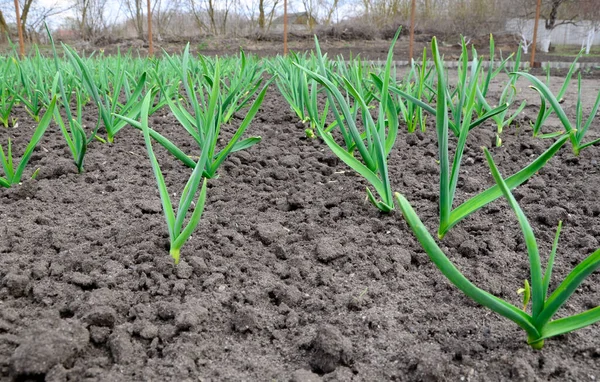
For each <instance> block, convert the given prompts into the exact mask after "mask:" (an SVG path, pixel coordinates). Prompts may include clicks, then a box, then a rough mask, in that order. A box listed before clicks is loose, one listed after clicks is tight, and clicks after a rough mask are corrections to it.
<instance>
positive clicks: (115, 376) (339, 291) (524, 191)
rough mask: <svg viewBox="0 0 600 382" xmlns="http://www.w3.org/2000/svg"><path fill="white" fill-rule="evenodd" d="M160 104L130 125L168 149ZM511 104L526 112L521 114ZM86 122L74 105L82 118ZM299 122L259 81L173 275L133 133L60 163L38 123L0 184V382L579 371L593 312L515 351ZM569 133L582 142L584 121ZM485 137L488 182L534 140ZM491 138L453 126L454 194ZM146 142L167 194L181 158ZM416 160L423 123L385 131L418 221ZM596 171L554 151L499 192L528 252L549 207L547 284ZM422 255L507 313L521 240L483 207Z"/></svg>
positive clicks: (527, 376) (517, 131) (489, 131)
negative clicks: (459, 158)
mask: <svg viewBox="0 0 600 382" xmlns="http://www.w3.org/2000/svg"><path fill="white" fill-rule="evenodd" d="M559 81H560V80H559V79H556V81H554V82H555V83H558V82H559ZM591 81H596V80H591ZM597 82H598V81H596V83H597ZM587 83H589V82H587ZM595 96H596V94H595V93H594V94H592V93H590V94H589V95H587V96H586V99H585V101H584V103H585V104H586V105H590V104H592V103H593V100H594V99H595ZM167 110H168V108H163V109H162V110H161V111H159V112H158V113H157V114H155V115H153V116H151V117H150V125H151V127H153V128H155V129H156V130H158V131H160V132H161V133H163V134H164V135H166V136H168V137H170V138H172V139H173V140H174V141H175V142H176V143H178V145H179V146H180V147H182V149H183V150H184V151H187V150H189V148H190V147H192V146H193V145H194V144H195V143H193V142H191V140H190V138H189V136H188V135H187V133H185V132H184V131H183V129H182V128H181V127H180V126H179V125H178V124H177V123H176V121H175V119H174V118H173V117H172V116H171V115H170V114H169V113H168V112H167ZM526 110H527V113H528V115H529V117H531V118H535V112H536V108H535V107H534V108H530V107H528V108H527V109H526ZM586 115H587V114H586ZM16 116H17V118H18V121H19V127H18V128H17V129H13V128H10V129H8V130H5V129H4V128H0V141H1V142H4V141H5V140H6V137H7V136H8V135H10V136H12V137H13V139H14V147H15V150H16V151H17V154H18V155H20V153H21V151H19V150H22V148H23V146H24V145H25V144H26V142H27V141H28V140H29V138H30V135H31V133H32V127H33V124H31V123H30V121H31V118H30V117H28V116H27V114H26V113H25V112H24V111H23V109H18V111H17V114H16ZM96 119H97V111H96V110H95V109H94V108H92V109H91V110H89V111H88V112H87V123H89V124H95V122H96ZM239 122H240V120H239V119H236V120H234V125H235V124H239ZM401 126H402V125H401ZM304 130H305V126H303V125H302V124H301V123H299V122H297V119H296V117H295V115H294V114H293V113H292V112H291V111H290V110H289V106H288V104H287V103H286V102H285V100H284V99H283V98H282V97H281V95H280V94H279V93H278V92H277V89H276V88H275V87H274V86H272V87H271V89H270V90H269V93H268V95H267V98H266V99H265V102H264V103H263V105H262V107H261V111H260V112H259V114H258V115H257V117H256V118H255V120H254V121H253V123H252V124H251V126H250V128H249V130H248V133H249V134H251V135H260V136H262V137H263V141H262V142H261V143H260V144H258V145H256V146H253V147H252V148H251V149H249V150H247V151H243V152H239V153H236V154H233V155H232V156H231V157H230V158H229V159H228V160H227V161H226V162H225V164H224V165H223V167H222V168H221V169H220V170H219V174H220V177H219V178H218V179H216V180H211V181H209V189H208V196H207V202H206V208H205V212H204V215H203V217H202V220H201V222H200V224H199V226H198V228H197V230H196V231H195V232H194V234H193V236H192V238H191V239H190V240H189V242H187V243H186V244H185V245H184V246H183V248H182V252H181V253H182V261H181V263H180V264H179V265H178V266H177V267H174V266H173V262H172V259H171V258H170V257H169V254H168V234H167V230H166V226H165V222H164V217H163V215H162V211H161V204H160V198H159V195H158V191H157V189H156V184H155V179H154V177H153V176H152V170H151V167H150V163H149V160H148V156H147V153H146V148H145V146H144V140H143V137H142V135H141V133H140V132H139V131H138V130H135V129H132V128H125V129H123V130H122V131H121V132H119V134H118V135H117V137H116V139H115V143H114V144H112V145H109V144H101V143H100V142H94V143H93V144H92V145H91V146H90V148H89V153H88V154H87V156H86V171H85V173H83V174H81V175H78V174H77V173H76V171H75V166H74V165H73V164H72V162H71V160H70V159H69V155H70V154H69V152H68V149H66V146H65V143H64V139H63V137H62V136H61V134H60V132H59V130H58V128H56V126H55V125H52V126H51V127H50V129H49V130H48V131H47V133H46V135H45V137H44V139H43V140H42V142H41V144H40V145H39V146H38V148H37V149H36V151H35V153H34V156H33V157H32V160H31V162H30V165H29V166H28V171H29V172H28V173H26V175H30V174H31V172H33V170H34V169H36V168H40V171H39V174H38V176H37V180H34V181H32V180H27V181H25V182H23V184H21V185H18V186H15V187H13V188H11V189H8V190H0V206H1V207H0V221H2V226H1V227H0V280H2V282H1V284H0V285H1V287H0V379H2V380H10V379H15V380H28V379H33V380H35V379H40V380H41V379H43V378H44V377H45V378H46V380H49V381H66V380H71V381H75V380H78V381H79V380H87V381H94V380H98V381H101V380H102V381H119V380H122V381H132V380H140V381H141V380H144V381H152V380H156V381H159V380H160V381H184V380H190V381H191V380H206V381H208V380H214V381H216V380H232V381H234V380H235V381H237V380H249V381H257V380H274V381H288V380H293V381H312V380H315V381H317V380H321V379H322V380H324V381H350V380H357V381H384V380H398V381H421V380H423V381H430V380H450V381H456V380H466V381H467V380H470V381H480V380H483V381H485V380H490V381H497V380H522V381H534V380H555V381H565V380H573V381H586V380H594V379H595V378H598V377H599V376H600V363H599V362H598V359H599V357H600V335H598V326H597V325H596V326H591V327H588V328H585V329H582V330H579V331H576V332H573V333H569V334H567V335H563V336H559V337H556V338H551V339H549V340H548V341H547V344H546V346H545V347H544V349H543V350H541V351H534V350H532V349H531V347H530V346H529V345H527V343H526V338H525V334H524V332H523V331H522V330H521V329H519V328H518V327H517V325H515V324H514V323H512V322H510V321H508V320H506V319H504V318H501V317H499V316H498V315H496V314H495V313H493V312H490V311H489V310H487V309H485V308H482V307H480V306H478V305H477V304H475V303H474V302H472V301H471V300H469V299H468V298H466V297H464V296H463V294H462V293H461V292H460V291H458V290H457V289H456V288H455V287H453V286H452V285H451V284H450V283H449V282H448V281H447V280H446V279H445V278H444V277H443V276H442V275H441V273H440V272H439V270H438V269H437V268H435V266H433V264H432V263H431V262H430V261H429V258H428V257H427V255H426V254H425V253H424V252H423V250H422V249H421V246H420V245H419V243H418V242H417V241H416V239H415V238H414V236H413V234H412V231H411V230H410V229H409V228H408V227H407V225H406V224H405V223H404V221H403V219H402V216H401V214H400V213H399V212H398V211H395V212H393V213H391V214H382V213H380V212H379V211H378V210H377V209H376V208H375V207H373V206H372V205H371V204H370V203H368V202H367V201H365V187H366V183H365V182H364V180H363V179H362V178H361V177H359V176H357V175H356V174H355V173H354V172H353V171H352V170H351V169H349V168H348V167H347V166H346V165H344V164H343V163H341V162H340V161H339V160H338V159H337V158H336V157H335V156H334V155H333V154H332V153H331V152H330V150H329V148H328V147H327V146H326V145H325V144H324V143H323V142H321V141H320V140H318V139H306V138H305V132H304ZM591 130H593V131H590V134H589V135H590V136H592V137H595V136H597V135H598V133H597V124H596V126H593V127H592V129H591ZM502 139H503V146H502V147H500V148H493V149H492V155H493V156H494V160H495V161H496V163H497V164H498V166H499V168H500V170H501V172H502V174H503V175H504V176H505V177H506V176H508V175H510V174H513V173H514V172H516V171H518V170H519V169H521V168H522V167H524V166H525V165H526V164H527V163H529V162H530V161H531V160H533V159H534V158H535V157H537V156H538V155H539V154H541V153H542V152H543V151H544V150H545V148H547V147H548V146H550V144H551V141H550V140H541V139H534V138H532V137H531V131H530V128H529V127H528V126H527V124H526V123H524V124H523V126H521V127H520V128H516V127H511V128H510V129H508V130H507V131H506V132H505V133H504V134H503V136H502ZM590 139H591V138H590ZM494 142H495V131H494V129H493V126H492V125H491V124H490V123H489V122H488V123H487V124H485V125H484V126H483V127H481V128H476V129H474V130H473V131H472V132H471V135H470V136H469V140H468V142H467V148H466V150H465V156H464V159H463V167H462V169H461V171H462V177H461V179H460V181H459V184H458V192H457V198H458V199H459V200H458V201H457V202H461V201H463V200H465V199H466V198H467V197H469V196H472V195H474V194H476V193H478V192H480V191H482V190H483V189H485V188H487V187H489V186H491V185H493V184H494V181H493V179H492V178H491V176H490V174H489V170H488V166H487V164H486V163H485V158H484V155H483V152H482V150H481V149H480V147H481V146H487V147H490V148H491V147H492V146H493V143H494ZM155 150H156V152H157V155H158V159H159V162H160V163H161V166H162V169H163V171H164V172H165V173H166V180H167V185H168V186H169V187H170V188H169V190H170V192H171V193H177V194H178V195H179V193H180V192H181V189H182V186H183V184H185V181H186V180H187V178H188V176H189V173H190V170H189V169H188V168H187V167H184V166H183V165H182V164H181V163H180V162H178V161H177V160H176V159H174V158H173V157H172V156H171V155H170V154H168V153H166V152H165V151H164V150H163V149H162V148H161V147H159V146H158V145H155ZM436 159H437V143H436V138H435V128H434V126H433V125H432V119H431V118H430V122H429V128H428V131H426V132H425V133H416V134H408V133H406V130H405V129H403V128H402V127H401V129H400V134H399V138H398V141H397V144H396V147H395V148H394V150H393V151H392V154H391V156H390V161H389V163H390V164H389V166H390V178H391V179H392V182H393V184H392V188H393V189H394V190H395V191H399V192H402V193H403V194H404V195H405V196H406V197H407V198H408V199H409V200H410V201H411V203H412V204H413V206H414V208H415V210H416V211H417V212H418V213H419V215H420V216H421V218H422V219H423V221H424V222H425V223H426V224H427V225H428V227H429V229H430V231H431V232H435V230H436V229H437V217H438V204H437V197H438V196H437V195H438V176H439V173H438V171H439V170H438V165H437V163H436ZM599 162H600V156H599V151H598V148H597V147H591V148H589V149H587V150H584V151H583V152H582V153H581V155H580V156H579V157H575V156H574V155H573V153H572V152H571V150H570V147H569V146H565V147H563V149H562V150H561V151H560V152H559V153H558V155H556V156H555V157H554V158H552V159H551V160H550V162H549V163H548V165H547V166H546V167H544V168H543V169H542V170H541V171H539V174H538V175H537V176H535V177H533V178H532V179H531V180H530V181H529V182H527V183H526V184H525V185H523V186H521V187H519V188H518V189H517V190H515V192H514V194H515V196H516V197H517V199H518V200H519V203H520V205H521V206H522V208H523V210H524V211H525V213H526V215H527V216H528V217H529V219H530V222H531V224H532V226H533V227H534V230H535V233H536V235H537V237H538V241H539V244H540V247H541V253H542V254H543V255H544V256H547V254H548V253H549V252H550V247H551V244H552V240H553V238H554V233H555V229H556V225H557V224H558V220H560V219H562V220H564V225H563V233H562V235H561V240H560V245H559V251H558V255H557V260H556V264H555V271H554V281H556V280H561V279H563V278H564V277H565V276H566V274H567V273H568V272H569V271H570V270H571V269H572V267H573V266H574V265H575V264H577V263H578V262H580V261H581V260H582V259H584V258H585V256H587V255H588V254H589V253H591V252H592V251H594V250H596V249H597V248H598V247H600V244H599V240H600V164H599ZM26 177H27V178H28V176H26ZM441 248H442V249H443V250H444V251H445V253H446V254H447V255H448V256H449V257H450V258H451V259H452V260H453V261H454V262H455V264H456V265H457V266H458V267H459V268H460V269H461V270H462V271H463V272H464V273H465V275H466V276H467V277H469V278H470V279H472V280H473V281H474V282H475V283H476V284H478V285H479V286H480V287H482V288H483V289H486V290H488V291H490V292H491V293H493V294H495V295H497V296H499V297H502V298H504V299H507V300H508V301H510V302H512V303H513V304H515V305H517V306H518V305H519V304H520V301H521V296H519V295H518V294H517V292H516V291H517V289H518V288H520V287H522V285H523V280H525V279H526V278H528V272H529V271H528V269H529V268H528V264H527V252H526V249H525V245H524V241H523V239H522V234H521V231H520V229H519V227H518V224H517V220H516V218H515V215H514V213H513V212H512V210H511V209H510V208H508V205H507V203H506V201H505V199H499V200H498V201H496V202H494V203H492V204H490V205H488V206H487V207H485V208H483V209H482V210H480V211H478V212H477V213H475V214H474V215H472V216H471V217H470V218H468V219H466V220H465V221H463V222H461V223H459V224H458V225H457V226H456V227H455V228H453V229H452V230H451V231H450V232H449V233H448V235H447V237H446V238H445V239H444V240H443V241H442V242H441ZM599 282H600V276H599V275H598V274H594V275H592V276H591V277H589V278H588V279H587V280H586V281H585V282H584V283H583V284H582V286H581V287H580V289H579V290H578V293H576V294H575V295H574V296H573V297H572V298H571V299H570V300H569V302H568V303H567V305H566V306H565V307H563V309H562V310H561V311H560V314H559V315H562V314H567V313H568V314H574V313H577V312H580V311H583V310H585V309H589V308H592V307H595V306H597V305H599V304H600V300H599V297H600V294H599V289H600V284H599ZM555 286H556V283H555V282H553V283H551V286H550V288H551V289H552V288H554V287H555Z"/></svg>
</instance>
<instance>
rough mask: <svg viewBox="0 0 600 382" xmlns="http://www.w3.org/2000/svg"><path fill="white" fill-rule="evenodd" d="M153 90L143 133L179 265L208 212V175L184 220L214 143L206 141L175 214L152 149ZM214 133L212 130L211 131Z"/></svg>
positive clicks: (144, 111) (144, 114)
mask: <svg viewBox="0 0 600 382" xmlns="http://www.w3.org/2000/svg"><path fill="white" fill-rule="evenodd" d="M153 98H154V97H153V93H152V92H149V93H148V94H146V97H144V100H143V102H142V108H141V120H140V125H141V129H142V132H143V134H144V142H145V143H146V149H147V151H148V156H149V157H150V163H151V164H152V171H153V172H154V176H155V178H156V182H157V185H158V190H159V193H160V199H161V202H162V207H163V213H164V215H165V219H166V221H167V229H168V231H169V239H170V250H169V253H170V254H171V257H172V258H173V260H174V262H175V264H176V265H177V264H179V258H180V255H181V247H182V246H183V244H185V242H186V241H187V240H188V239H189V237H190V236H191V235H192V233H193V232H194V230H195V229H196V226H197V225H198V223H199V222H200V218H201V217H202V212H203V211H204V203H205V201H206V178H205V179H204V181H203V182H202V188H201V189H200V195H199V196H198V199H197V200H196V202H195V205H194V207H193V212H192V215H191V217H190V218H189V221H188V223H187V224H184V220H185V217H186V215H187V214H188V210H189V208H190V207H191V206H192V203H193V202H194V199H195V197H196V193H197V192H198V187H199V185H200V182H201V180H202V169H203V168H204V166H205V164H206V161H207V158H208V152H209V150H208V146H209V145H210V141H211V140H210V139H209V140H207V141H206V144H205V146H204V147H203V148H202V154H201V155H200V159H199V160H198V162H197V163H196V166H195V168H194V170H193V171H192V175H191V176H190V178H189V180H188V181H187V183H186V185H185V188H184V189H183V193H182V194H181V198H180V200H179V207H178V208H177V214H175V212H174V210H173V204H172V203H171V196H170V195H169V192H168V190H167V186H166V184H165V179H164V176H163V173H162V171H161V169H160V165H159V164H158V160H157V159H156V156H155V155H154V150H153V149H152V140H151V139H150V129H149V127H148V114H149V110H150V104H151V102H152V101H153ZM209 134H212V132H209Z"/></svg>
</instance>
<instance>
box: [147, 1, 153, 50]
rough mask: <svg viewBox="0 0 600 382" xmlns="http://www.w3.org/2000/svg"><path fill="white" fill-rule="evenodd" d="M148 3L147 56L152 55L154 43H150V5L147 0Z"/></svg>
mask: <svg viewBox="0 0 600 382" xmlns="http://www.w3.org/2000/svg"><path fill="white" fill-rule="evenodd" d="M147 4H148V56H149V57H152V56H154V44H153V43H152V8H151V7H150V0H147Z"/></svg>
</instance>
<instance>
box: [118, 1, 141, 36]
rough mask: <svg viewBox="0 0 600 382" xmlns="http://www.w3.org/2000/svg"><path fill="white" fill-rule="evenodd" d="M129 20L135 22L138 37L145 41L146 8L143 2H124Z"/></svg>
mask: <svg viewBox="0 0 600 382" xmlns="http://www.w3.org/2000/svg"><path fill="white" fill-rule="evenodd" d="M123 5H125V9H126V10H127V13H128V16H129V19H130V20H131V21H132V22H133V26H134V28H135V31H136V34H137V37H138V38H139V39H141V40H144V37H145V36H144V6H145V2H144V1H143V0H123Z"/></svg>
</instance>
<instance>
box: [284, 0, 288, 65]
mask: <svg viewBox="0 0 600 382" xmlns="http://www.w3.org/2000/svg"><path fill="white" fill-rule="evenodd" d="M287 29H288V17H287V0H283V55H284V56H286V55H287V53H288V46H287V34H288V30H287Z"/></svg>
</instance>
